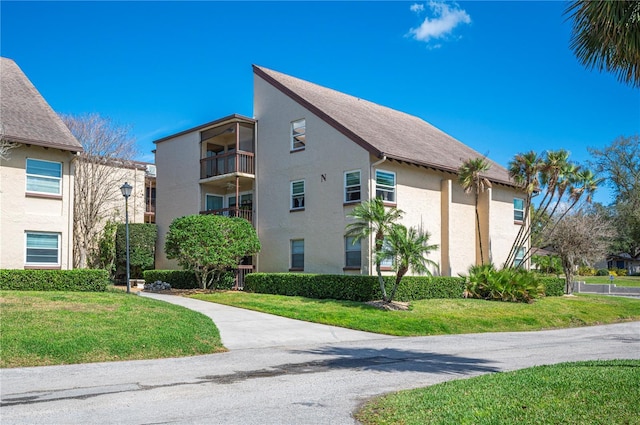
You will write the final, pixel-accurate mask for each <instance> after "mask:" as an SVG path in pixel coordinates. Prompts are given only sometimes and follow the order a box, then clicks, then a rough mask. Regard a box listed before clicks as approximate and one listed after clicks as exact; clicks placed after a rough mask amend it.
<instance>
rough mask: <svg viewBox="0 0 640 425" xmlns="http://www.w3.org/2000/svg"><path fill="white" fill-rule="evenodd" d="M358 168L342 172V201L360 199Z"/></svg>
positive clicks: (356, 200)
mask: <svg viewBox="0 0 640 425" xmlns="http://www.w3.org/2000/svg"><path fill="white" fill-rule="evenodd" d="M360 188H361V186H360V170H357V171H347V172H346V173H344V202H358V201H360V191H361V189H360Z"/></svg>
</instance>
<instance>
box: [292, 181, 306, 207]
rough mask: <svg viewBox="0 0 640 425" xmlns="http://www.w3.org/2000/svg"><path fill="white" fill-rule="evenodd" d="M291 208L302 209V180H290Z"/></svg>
mask: <svg viewBox="0 0 640 425" xmlns="http://www.w3.org/2000/svg"><path fill="white" fill-rule="evenodd" d="M291 209H292V210H303V209H304V180H296V181H293V182H291Z"/></svg>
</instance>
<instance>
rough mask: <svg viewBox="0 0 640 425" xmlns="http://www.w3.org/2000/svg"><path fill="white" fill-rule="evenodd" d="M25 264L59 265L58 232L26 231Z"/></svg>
mask: <svg viewBox="0 0 640 425" xmlns="http://www.w3.org/2000/svg"><path fill="white" fill-rule="evenodd" d="M25 239H26V244H25V246H26V249H25V264H27V265H31V266H59V265H60V233H44V232H26V233H25Z"/></svg>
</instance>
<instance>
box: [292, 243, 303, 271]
mask: <svg viewBox="0 0 640 425" xmlns="http://www.w3.org/2000/svg"><path fill="white" fill-rule="evenodd" d="M291 269H293V270H304V239H293V240H291Z"/></svg>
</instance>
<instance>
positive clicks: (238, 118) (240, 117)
mask: <svg viewBox="0 0 640 425" xmlns="http://www.w3.org/2000/svg"><path fill="white" fill-rule="evenodd" d="M225 121H240V122H246V123H248V124H255V123H256V120H254V119H253V118H249V117H245V116H244V115H240V114H231V115H227V116H226V117H222V118H218V119H216V120H213V121H210V122H207V123H204V124H200V125H197V126H195V127H192V128H189V129H187V130H183V131H180V132H178V133H174V134H171V135H169V136H166V137H163V138H161V139H158V140H154V141H153V143H154V144H158V143H161V142H165V141H167V140H170V139H173V138H176V137H179V136H184V135H185V134H188V133H193V132H194V131H200V130H202V129H205V128H207V127H213V126H215V125H218V124H222V123H223V122H225Z"/></svg>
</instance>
